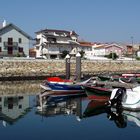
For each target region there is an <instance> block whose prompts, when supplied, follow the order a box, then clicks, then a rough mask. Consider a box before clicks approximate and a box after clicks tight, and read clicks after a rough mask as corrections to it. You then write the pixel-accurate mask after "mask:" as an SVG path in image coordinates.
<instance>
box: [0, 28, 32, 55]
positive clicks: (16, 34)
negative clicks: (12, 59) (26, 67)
mask: <svg viewBox="0 0 140 140" xmlns="http://www.w3.org/2000/svg"><path fill="white" fill-rule="evenodd" d="M8 38H13V42H17V43H18V47H21V48H23V51H24V53H25V55H27V56H29V47H30V45H31V42H30V40H29V39H28V38H27V37H25V36H24V35H23V34H21V33H20V32H18V31H17V30H15V29H12V30H10V31H8V32H5V33H4V34H2V35H1V39H2V42H1V43H0V47H1V48H2V51H4V52H7V50H6V49H5V47H4V42H8ZM19 38H21V43H19ZM13 51H14V50H13Z"/></svg>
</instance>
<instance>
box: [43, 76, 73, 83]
mask: <svg viewBox="0 0 140 140" xmlns="http://www.w3.org/2000/svg"><path fill="white" fill-rule="evenodd" d="M46 80H47V81H48V82H50V83H58V84H67V85H70V84H73V83H74V82H73V81H72V80H69V79H62V78H60V77H48V78H46Z"/></svg>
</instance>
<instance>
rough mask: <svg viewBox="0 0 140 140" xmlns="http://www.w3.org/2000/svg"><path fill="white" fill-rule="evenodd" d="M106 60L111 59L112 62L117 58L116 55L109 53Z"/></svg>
mask: <svg viewBox="0 0 140 140" xmlns="http://www.w3.org/2000/svg"><path fill="white" fill-rule="evenodd" d="M106 57H107V58H111V59H113V60H115V59H117V58H118V55H117V54H116V53H114V52H111V53H110V54H109V55H107V56H106Z"/></svg>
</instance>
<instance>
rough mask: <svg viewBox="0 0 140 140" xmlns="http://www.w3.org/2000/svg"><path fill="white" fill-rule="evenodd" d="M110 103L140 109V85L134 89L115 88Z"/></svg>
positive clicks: (118, 106)
mask: <svg viewBox="0 0 140 140" xmlns="http://www.w3.org/2000/svg"><path fill="white" fill-rule="evenodd" d="M109 105H110V106H112V107H115V108H122V109H125V110H132V111H140V86H136V87H134V88H132V89H125V88H115V89H113V91H112V93H111V96H110V99H109Z"/></svg>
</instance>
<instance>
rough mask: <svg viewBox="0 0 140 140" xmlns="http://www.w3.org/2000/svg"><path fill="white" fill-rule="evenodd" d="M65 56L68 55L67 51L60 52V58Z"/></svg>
mask: <svg viewBox="0 0 140 140" xmlns="http://www.w3.org/2000/svg"><path fill="white" fill-rule="evenodd" d="M67 54H69V51H67V50H64V51H62V54H61V58H65V57H66V55H67Z"/></svg>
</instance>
